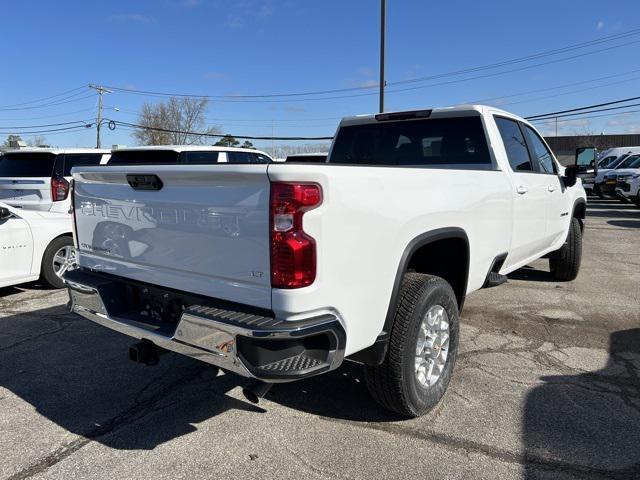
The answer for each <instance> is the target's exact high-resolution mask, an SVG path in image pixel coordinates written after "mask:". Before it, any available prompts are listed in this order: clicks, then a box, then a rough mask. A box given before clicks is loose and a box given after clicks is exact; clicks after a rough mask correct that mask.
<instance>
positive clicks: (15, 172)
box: [0, 153, 56, 177]
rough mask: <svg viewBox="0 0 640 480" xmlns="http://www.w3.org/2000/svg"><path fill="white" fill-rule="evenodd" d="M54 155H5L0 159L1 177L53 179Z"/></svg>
mask: <svg viewBox="0 0 640 480" xmlns="http://www.w3.org/2000/svg"><path fill="white" fill-rule="evenodd" d="M55 161H56V155H55V154H53V153H5V154H4V155H3V156H2V157H0V177H51V176H52V175H53V166H54V164H55Z"/></svg>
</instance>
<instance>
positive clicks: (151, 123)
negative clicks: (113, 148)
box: [133, 97, 218, 145]
mask: <svg viewBox="0 0 640 480" xmlns="http://www.w3.org/2000/svg"><path fill="white" fill-rule="evenodd" d="M207 104H208V100H207V99H206V98H199V99H197V98H175V97H171V98H170V99H169V100H167V101H166V102H161V103H155V104H153V103H144V104H143V105H142V107H141V108H140V112H139V113H138V125H141V126H140V127H139V128H136V129H135V130H134V132H133V137H134V138H135V139H136V141H137V142H138V143H139V144H140V145H197V144H206V143H211V137H207V136H206V135H195V134H194V133H195V132H197V133H208V134H215V133H218V129H217V128H215V127H208V128H206V127H205V125H206V120H205V113H206V111H207Z"/></svg>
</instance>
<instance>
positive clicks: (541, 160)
mask: <svg viewBox="0 0 640 480" xmlns="http://www.w3.org/2000/svg"><path fill="white" fill-rule="evenodd" d="M524 131H525V133H526V135H527V141H528V143H529V148H530V149H531V155H532V156H533V158H535V159H536V160H537V163H538V171H539V172H540V173H549V174H552V175H555V173H556V169H555V165H554V164H553V155H552V154H551V152H550V151H549V149H548V148H547V146H546V145H545V144H544V142H543V141H542V140H541V139H540V137H539V136H538V134H537V133H536V132H535V131H534V130H533V129H532V128H531V127H529V126H527V125H525V126H524Z"/></svg>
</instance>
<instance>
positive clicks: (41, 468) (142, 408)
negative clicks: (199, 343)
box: [7, 362, 207, 480]
mask: <svg viewBox="0 0 640 480" xmlns="http://www.w3.org/2000/svg"><path fill="white" fill-rule="evenodd" d="M173 363H174V362H171V363H170V364H169V365H168V366H167V367H166V368H165V369H164V370H163V371H162V372H161V373H159V374H158V375H156V376H154V377H153V378H152V379H151V380H149V382H147V383H146V384H145V385H144V386H143V387H142V388H141V389H140V390H139V391H138V393H137V394H136V396H135V398H134V402H133V405H132V406H131V407H129V408H128V409H126V410H124V411H123V412H121V413H119V414H118V415H116V416H115V417H112V418H111V419H109V420H108V421H107V422H104V423H103V424H101V425H99V426H98V427H97V428H94V429H92V430H90V431H88V432H87V433H85V434H83V435H82V437H81V438H78V439H76V440H74V441H73V442H71V443H68V444H66V445H63V446H61V447H59V448H58V449H56V450H54V451H53V452H51V453H49V454H48V455H46V456H45V457H43V458H41V459H40V460H38V461H36V462H35V463H33V464H31V465H30V466H28V467H26V468H24V469H23V470H21V471H19V472H17V473H15V474H14V475H12V476H10V477H8V478H7V480H23V479H26V478H30V477H32V476H34V475H37V474H39V473H42V472H45V471H47V470H48V469H49V468H51V467H52V466H54V465H56V464H57V463H59V462H61V461H62V460H64V459H65V458H67V457H69V456H71V455H73V454H74V453H75V452H77V451H78V450H80V449H81V448H83V447H84V446H86V445H88V444H89V443H91V442H93V441H95V440H97V439H99V438H101V437H105V436H107V435H109V434H112V433H114V432H116V431H118V430H120V429H121V428H123V427H126V426H128V425H131V424H133V423H135V422H137V421H139V420H140V419H142V418H144V417H147V416H149V415H152V414H154V413H157V412H158V411H162V410H164V409H166V408H170V407H171V406H172V405H173V403H169V404H166V405H158V404H159V403H160V402H161V401H162V400H164V399H165V397H166V394H167V393H169V392H170V391H172V390H176V389H179V388H180V387H182V386H183V385H186V384H189V383H192V382H193V381H195V380H196V379H197V378H198V377H199V376H200V375H201V374H202V373H203V372H204V371H205V370H206V369H207V365H206V364H203V365H196V366H194V367H191V368H190V369H189V371H188V372H186V373H185V374H184V375H182V376H181V377H180V378H177V379H176V380H175V381H173V382H169V383H165V384H164V385H161V386H160V388H159V389H158V391H156V392H154V394H153V395H152V396H150V397H149V398H147V399H146V400H145V399H142V398H141V397H142V396H143V395H144V393H145V392H146V391H147V390H149V389H150V387H152V386H156V385H158V383H162V382H161V380H162V377H163V376H164V375H165V374H166V372H167V371H168V370H170V369H171V367H172V366H173Z"/></svg>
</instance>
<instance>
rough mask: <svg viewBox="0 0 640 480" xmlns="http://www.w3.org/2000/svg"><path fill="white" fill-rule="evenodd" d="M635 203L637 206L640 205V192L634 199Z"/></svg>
mask: <svg viewBox="0 0 640 480" xmlns="http://www.w3.org/2000/svg"><path fill="white" fill-rule="evenodd" d="M633 203H635V204H636V207H640V192H638V194H637V195H636V196H635V198H634V199H633Z"/></svg>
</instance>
